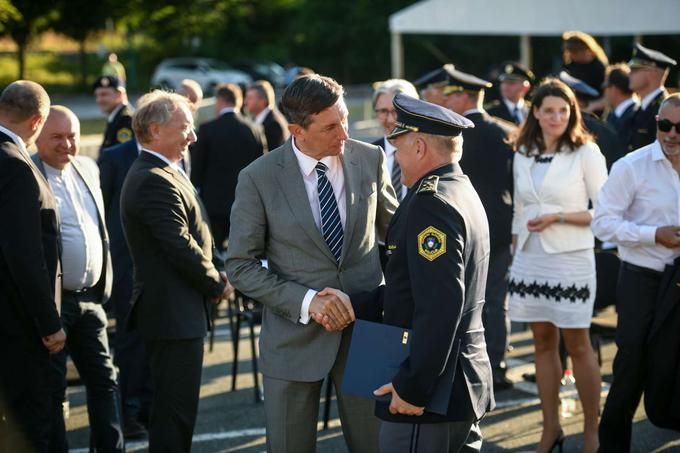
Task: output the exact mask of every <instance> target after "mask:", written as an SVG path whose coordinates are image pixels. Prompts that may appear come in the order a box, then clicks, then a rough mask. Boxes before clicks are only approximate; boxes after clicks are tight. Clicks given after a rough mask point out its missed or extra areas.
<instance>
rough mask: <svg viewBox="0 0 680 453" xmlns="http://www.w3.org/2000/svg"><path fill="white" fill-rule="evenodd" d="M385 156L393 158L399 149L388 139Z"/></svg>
mask: <svg viewBox="0 0 680 453" xmlns="http://www.w3.org/2000/svg"><path fill="white" fill-rule="evenodd" d="M384 143H385V154H386V155H388V156H391V155H392V154H394V152H395V151H396V150H397V148H395V147H394V145H393V144H392V143H390V141H389V140H387V137H385V141H384Z"/></svg>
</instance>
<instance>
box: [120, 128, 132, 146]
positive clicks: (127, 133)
mask: <svg viewBox="0 0 680 453" xmlns="http://www.w3.org/2000/svg"><path fill="white" fill-rule="evenodd" d="M131 139H132V131H131V130H130V129H128V128H127V127H121V128H120V129H118V132H116V140H117V141H118V143H125V142H128V141H130V140H131Z"/></svg>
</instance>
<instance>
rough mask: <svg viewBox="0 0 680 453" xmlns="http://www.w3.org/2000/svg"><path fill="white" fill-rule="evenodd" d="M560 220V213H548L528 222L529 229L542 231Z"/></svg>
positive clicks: (536, 231)
mask: <svg viewBox="0 0 680 453" xmlns="http://www.w3.org/2000/svg"><path fill="white" fill-rule="evenodd" d="M559 220H560V216H559V214H546V215H542V216H540V217H536V218H535V219H531V220H529V221H528V222H527V229H528V230H529V231H531V232H535V233H538V232H541V231H543V230H545V229H546V228H548V227H549V226H550V225H552V224H553V223H555V222H557V221H559Z"/></svg>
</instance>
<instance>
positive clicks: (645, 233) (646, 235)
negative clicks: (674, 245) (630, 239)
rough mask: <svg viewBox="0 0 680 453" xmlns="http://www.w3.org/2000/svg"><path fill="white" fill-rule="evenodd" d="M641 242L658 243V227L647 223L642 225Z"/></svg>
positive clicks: (646, 243) (647, 243)
mask: <svg viewBox="0 0 680 453" xmlns="http://www.w3.org/2000/svg"><path fill="white" fill-rule="evenodd" d="M640 242H642V243H643V244H645V245H656V227H655V226H647V225H645V226H641V227H640Z"/></svg>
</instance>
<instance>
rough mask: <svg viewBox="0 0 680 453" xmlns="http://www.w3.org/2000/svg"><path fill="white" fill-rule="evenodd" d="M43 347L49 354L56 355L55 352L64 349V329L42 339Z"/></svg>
mask: <svg viewBox="0 0 680 453" xmlns="http://www.w3.org/2000/svg"><path fill="white" fill-rule="evenodd" d="M42 342H43V345H45V347H46V348H47V350H48V351H50V354H56V353H57V352H59V351H61V350H62V349H64V344H65V343H66V332H64V329H59V330H58V331H57V332H55V333H53V334H52V335H48V336H46V337H43V338H42Z"/></svg>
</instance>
